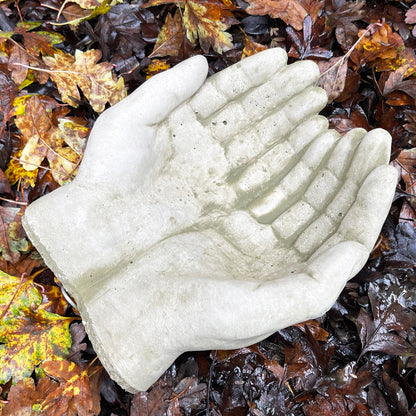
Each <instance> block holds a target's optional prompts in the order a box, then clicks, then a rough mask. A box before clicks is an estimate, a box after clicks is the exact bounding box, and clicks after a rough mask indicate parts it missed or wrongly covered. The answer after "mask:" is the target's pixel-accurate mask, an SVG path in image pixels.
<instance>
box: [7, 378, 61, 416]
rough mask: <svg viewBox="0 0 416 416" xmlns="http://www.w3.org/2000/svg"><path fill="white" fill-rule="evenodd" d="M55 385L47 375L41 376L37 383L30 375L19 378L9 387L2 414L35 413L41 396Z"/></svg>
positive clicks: (24, 415) (22, 415) (54, 387)
mask: <svg viewBox="0 0 416 416" xmlns="http://www.w3.org/2000/svg"><path fill="white" fill-rule="evenodd" d="M57 387H58V383H56V382H55V381H53V380H51V379H50V378H48V377H42V378H41V379H40V380H39V382H38V383H37V385H35V382H34V380H33V378H30V377H28V378H24V379H22V380H19V381H18V382H17V383H16V384H15V385H14V386H12V387H11V388H10V392H9V394H8V396H7V403H6V405H5V407H4V409H3V413H2V416H32V415H35V414H36V412H37V409H38V408H39V406H40V403H41V402H42V400H43V398H44V397H46V396H47V395H48V394H50V393H51V392H52V391H54V390H55V389H56V388H57Z"/></svg>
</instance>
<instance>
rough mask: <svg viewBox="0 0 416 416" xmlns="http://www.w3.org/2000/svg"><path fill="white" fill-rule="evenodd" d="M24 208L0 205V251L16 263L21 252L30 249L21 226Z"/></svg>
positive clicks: (4, 256)
mask: <svg viewBox="0 0 416 416" xmlns="http://www.w3.org/2000/svg"><path fill="white" fill-rule="evenodd" d="M24 209H25V208H24V207H20V208H16V207H3V206H0V252H1V254H2V257H3V258H4V259H5V260H7V261H9V262H11V263H17V261H18V260H19V258H20V255H21V253H26V252H28V251H29V249H30V244H29V241H28V240H27V238H26V234H25V232H24V230H23V227H22V216H23V213H24Z"/></svg>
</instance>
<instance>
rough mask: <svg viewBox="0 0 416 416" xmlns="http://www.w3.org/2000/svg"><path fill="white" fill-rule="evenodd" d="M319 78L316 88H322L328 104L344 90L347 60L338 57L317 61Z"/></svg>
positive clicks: (343, 57)
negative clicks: (319, 72)
mask: <svg viewBox="0 0 416 416" xmlns="http://www.w3.org/2000/svg"><path fill="white" fill-rule="evenodd" d="M318 66H319V70H320V71H321V76H320V77H319V79H318V82H317V84H316V85H317V86H318V87H321V88H323V89H324V90H325V91H326V93H327V95H328V103H331V102H332V101H333V100H335V99H336V98H338V97H339V96H340V95H341V93H342V92H343V91H344V88H345V81H346V77H347V70H348V58H347V59H345V56H340V57H336V58H331V59H330V60H329V61H327V62H325V61H319V62H318Z"/></svg>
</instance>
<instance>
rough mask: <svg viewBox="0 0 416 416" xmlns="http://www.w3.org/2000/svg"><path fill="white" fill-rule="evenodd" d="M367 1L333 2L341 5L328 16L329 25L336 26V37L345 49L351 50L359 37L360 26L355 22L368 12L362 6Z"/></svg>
mask: <svg viewBox="0 0 416 416" xmlns="http://www.w3.org/2000/svg"><path fill="white" fill-rule="evenodd" d="M365 3H366V2H365V0H356V1H353V2H333V4H335V5H336V4H340V5H341V6H340V7H338V8H336V9H335V11H334V12H333V13H331V14H330V15H329V16H328V26H329V27H330V28H335V37H336V39H337V41H338V43H339V44H340V45H341V46H342V47H343V49H344V51H347V50H349V49H350V48H351V47H352V45H353V44H354V42H355V40H356V38H357V34H358V27H357V26H356V25H355V24H354V23H353V22H355V21H357V20H362V19H364V17H365V15H366V13H365V10H362V8H363V7H364V6H365Z"/></svg>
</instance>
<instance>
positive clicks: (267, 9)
mask: <svg viewBox="0 0 416 416" xmlns="http://www.w3.org/2000/svg"><path fill="white" fill-rule="evenodd" d="M248 3H249V6H248V7H247V9H246V10H245V11H246V13H248V14H253V15H257V16H264V15H266V14H268V15H269V16H270V17H273V18H274V19H277V18H279V19H282V20H283V21H284V22H285V23H286V24H288V25H291V26H293V27H294V28H295V29H296V30H301V29H302V24H303V19H305V17H306V15H307V13H306V10H305V9H304V8H303V7H302V5H301V4H300V2H299V1H298V0H248Z"/></svg>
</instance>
